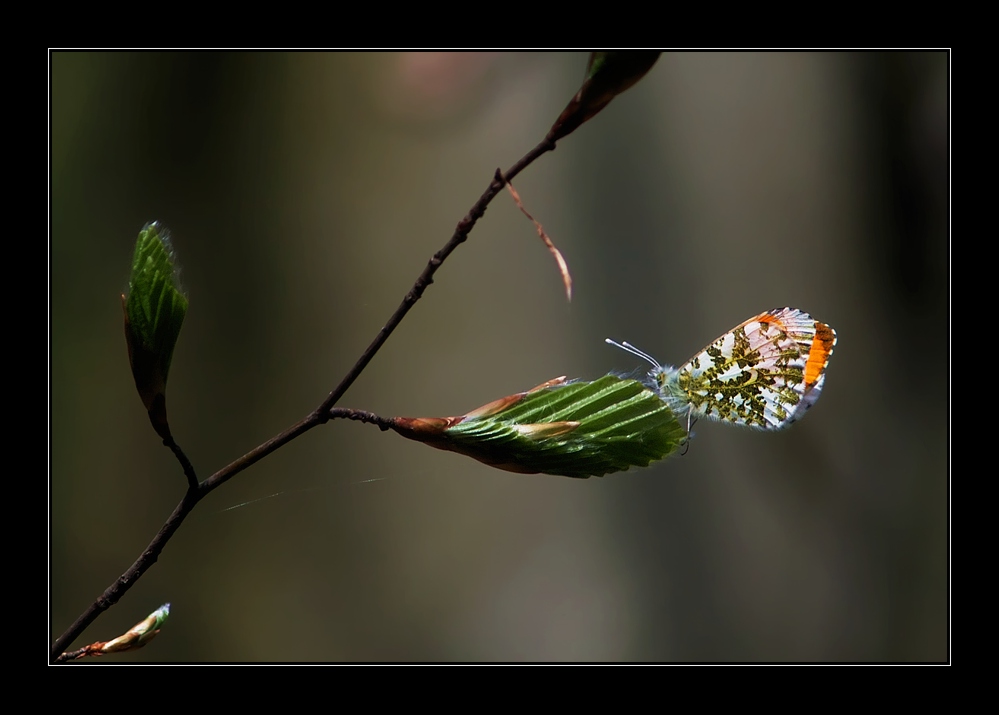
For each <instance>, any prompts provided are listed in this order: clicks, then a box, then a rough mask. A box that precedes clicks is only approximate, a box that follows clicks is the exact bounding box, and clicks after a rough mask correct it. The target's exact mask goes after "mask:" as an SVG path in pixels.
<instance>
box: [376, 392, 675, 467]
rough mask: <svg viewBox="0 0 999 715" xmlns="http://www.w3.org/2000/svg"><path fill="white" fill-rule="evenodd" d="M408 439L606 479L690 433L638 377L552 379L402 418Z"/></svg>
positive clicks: (495, 462) (399, 424)
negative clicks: (446, 413) (467, 405)
mask: <svg viewBox="0 0 999 715" xmlns="http://www.w3.org/2000/svg"><path fill="white" fill-rule="evenodd" d="M391 427H392V429H394V430H395V431H396V432H398V433H399V434H401V435H402V436H404V437H408V438H409V439H414V440H417V441H419V442H424V443H426V444H429V445H430V446H432V447H437V448H438V449H446V450H450V451H452V452H458V453H459V454H464V455H466V456H468V457H472V458H473V459H477V460H479V461H480V462H483V463H485V464H488V465H490V466H493V467H497V468H499V469H505V470H507V471H510V472H520V473H522V474H534V473H537V472H543V473H545V474H556V475H560V476H565V477H579V478H586V477H591V476H594V477H600V476H603V475H604V474H609V473H611V472H620V471H624V470H626V469H628V468H629V467H646V466H648V465H649V464H650V463H651V462H655V461H657V460H659V459H662V458H663V457H665V456H667V455H669V454H671V453H672V452H674V451H676V449H677V448H678V447H680V445H681V444H682V442H683V440H684V439H685V438H686V431H685V430H684V429H683V427H682V426H681V425H680V423H679V422H677V419H676V417H675V415H674V414H673V411H672V410H671V409H670V408H669V407H668V406H667V405H666V403H664V402H663V401H662V400H661V399H660V398H659V396H658V395H657V394H656V393H655V392H653V391H652V390H650V389H649V388H648V387H646V386H645V385H643V384H642V383H641V382H638V381H636V380H629V379H624V378H620V377H616V376H614V375H607V376H605V377H602V378H600V379H599V380H594V381H592V382H585V381H574V382H567V381H566V379H565V378H564V377H559V378H556V379H554V380H549V381H548V382H546V383H544V384H543V385H538V386H537V387H535V388H534V389H532V390H528V391H527V392H520V393H517V394H515V395H510V396H509V397H504V398H502V399H500V400H496V401H495V402H490V403H489V404H488V405H483V406H482V407H480V408H478V409H477V410H473V411H471V412H469V413H468V414H465V415H461V416H458V417H396V418H394V419H393V420H391Z"/></svg>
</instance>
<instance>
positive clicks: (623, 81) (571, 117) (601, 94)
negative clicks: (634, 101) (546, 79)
mask: <svg viewBox="0 0 999 715" xmlns="http://www.w3.org/2000/svg"><path fill="white" fill-rule="evenodd" d="M660 54H662V53H660V52H593V53H591V54H590V61H589V64H588V65H587V67H586V79H585V80H584V81H583V86H582V87H580V88H579V91H578V92H577V93H576V96H575V97H573V98H572V101H570V102H569V104H568V106H566V108H565V109H564V110H562V114H561V115H560V116H559V118H558V119H557V120H556V121H555V124H553V125H552V128H551V130H550V131H549V132H548V138H549V139H550V140H551V141H553V142H554V141H558V140H559V139H561V138H562V137H564V136H568V135H569V134H571V133H572V132H574V131H576V129H578V128H579V127H580V126H581V125H582V124H583V123H584V122H586V121H588V120H589V119H591V118H592V117H594V116H595V115H596V114H597V113H598V112H599V111H600V110H601V109H603V108H604V107H606V106H607V105H608V104H610V101H611V100H612V99H614V97H616V96H617V95H619V94H621V93H622V92H624V91H625V90H626V89H628V88H630V87H631V86H632V85H634V84H635V83H636V82H637V81H638V80H640V79H641V78H642V77H644V76H645V73H646V72H648V71H649V70H650V69H652V65H654V64H655V63H656V60H658V59H659V55H660Z"/></svg>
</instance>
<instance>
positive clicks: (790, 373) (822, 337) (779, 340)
mask: <svg viewBox="0 0 999 715" xmlns="http://www.w3.org/2000/svg"><path fill="white" fill-rule="evenodd" d="M835 345H836V331H834V330H833V329H832V328H831V327H829V326H828V325H826V324H825V323H820V322H819V321H817V320H814V319H813V318H812V317H811V316H809V315H808V314H807V313H803V312H801V311H800V310H797V309H795V308H780V309H778V310H771V311H768V312H766V313H761V314H760V315H757V316H755V317H753V318H750V319H749V320H747V321H746V322H744V323H742V324H741V325H739V326H737V327H735V328H733V329H732V330H730V331H729V332H727V333H725V334H724V335H722V336H721V337H719V338H718V339H717V340H715V341H714V342H713V343H711V344H710V345H708V346H707V347H706V348H704V350H702V351H701V352H699V353H697V354H696V355H694V357H692V358H691V359H690V361H689V362H687V363H686V364H685V365H683V366H682V367H681V368H679V370H677V371H676V373H675V375H672V376H670V377H671V379H670V380H669V384H668V385H667V386H666V388H667V389H668V390H669V392H670V393H671V394H670V402H671V403H673V404H686V405H689V409H690V410H691V414H692V415H694V416H700V415H703V416H705V417H709V418H711V419H715V420H722V421H725V422H732V423H735V424H741V425H746V426H749V427H755V428H757V429H765V430H770V429H782V428H784V427H787V426H788V425H789V424H791V423H792V422H794V421H795V420H797V419H799V418H800V417H801V416H802V415H803V414H804V413H805V411H806V410H807V409H808V408H809V407H811V406H812V405H813V404H815V401H816V400H817V399H819V394H820V393H821V392H822V385H823V383H824V381H825V369H826V365H828V364H829V356H830V355H832V351H833V347H834V346H835Z"/></svg>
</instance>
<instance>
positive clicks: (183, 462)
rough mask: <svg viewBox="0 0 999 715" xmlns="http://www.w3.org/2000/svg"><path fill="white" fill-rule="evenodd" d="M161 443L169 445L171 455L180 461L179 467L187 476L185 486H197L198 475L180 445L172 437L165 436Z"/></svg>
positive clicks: (191, 487) (193, 487) (189, 487)
mask: <svg viewBox="0 0 999 715" xmlns="http://www.w3.org/2000/svg"><path fill="white" fill-rule="evenodd" d="M163 445H164V446H166V447H169V448H170V451H171V452H173V456H175V457H176V458H177V461H178V462H180V468H181V469H183V470H184V476H185V477H187V488H188V489H195V488H197V486H198V475H197V474H196V473H195V471H194V465H193V464H191V460H190V459H188V458H187V455H186V454H184V450H182V449H181V448H180V445H179V444H177V443H176V442H175V441H174V439H173V437H167V438H166V439H165V440H163Z"/></svg>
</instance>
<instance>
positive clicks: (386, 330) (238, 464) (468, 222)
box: [50, 138, 555, 662]
mask: <svg viewBox="0 0 999 715" xmlns="http://www.w3.org/2000/svg"><path fill="white" fill-rule="evenodd" d="M554 149H555V142H554V141H552V140H551V139H548V138H546V139H545V140H544V141H543V142H541V143H540V144H538V145H537V146H536V147H534V148H533V149H531V151H529V152H528V153H527V154H525V155H524V156H523V157H522V158H521V159H520V161H518V162H517V163H516V164H514V165H513V166H512V167H511V168H510V170H509V171H507V172H506V175H504V174H502V173H501V172H500V170H499V169H497V170H496V175H495V176H494V177H493V180H492V182H490V184H489V186H488V188H487V189H486V190H485V192H484V193H483V194H482V196H480V197H479V200H478V201H476V202H475V204H474V205H473V206H472V208H471V209H470V210H469V212H468V214H467V215H466V216H465V218H463V219H462V220H461V221H459V222H458V226H457V227H456V228H455V230H454V234H452V236H451V238H450V240H449V241H448V242H447V243H446V244H444V247H443V248H441V249H440V250H439V251H437V253H435V254H434V255H433V257H432V258H431V259H430V261H429V262H428V263H427V266H426V268H424V269H423V272H422V273H421V274H420V276H419V277H418V278H417V279H416V282H415V283H414V284H413V287H412V288H411V289H410V290H409V292H408V293H407V294H406V297H405V298H403V300H402V303H401V304H400V305H399V307H398V308H396V311H395V313H393V314H392V317H391V318H389V320H388V322H387V323H385V327H383V328H382V329H381V330H380V331H378V335H377V336H375V339H374V340H373V341H372V342H371V344H370V345H369V346H368V348H367V350H365V351H364V352H363V353H362V354H361V357H360V358H358V360H357V362H356V363H354V366H353V367H352V368H351V369H350V371H349V372H348V373H347V374H346V375H345V376H344V378H343V379H342V380H341V381H340V384H339V385H337V386H336V388H334V389H333V391H332V392H330V394H329V395H328V396H327V397H326V399H325V400H323V402H322V404H321V405H319V407H317V408H316V409H315V410H313V411H312V412H311V413H310V414H309V415H308V416H307V417H306V418H305V419H303V420H301V421H300V422H298V423H296V424H294V425H292V426H291V427H289V428H288V429H286V430H285V431H284V432H281V433H280V434H278V435H277V436H275V437H272V438H271V439H269V440H268V441H266V442H264V443H263V444H261V445H259V446H258V447H255V448H254V449H252V450H250V451H249V452H247V453H246V454H244V455H243V456H242V457H240V458H239V459H237V460H235V461H233V462H231V463H230V464H228V465H227V466H225V467H223V468H222V469H220V470H219V471H217V472H215V474H213V475H212V476H210V477H208V478H207V479H206V480H205V481H203V482H201V483H200V484H198V483H197V479H196V478H195V479H194V482H193V483H192V484H191V486H190V487H189V488H188V490H187V493H186V494H185V495H184V498H183V499H181V501H180V503H179V504H177V506H176V507H175V508H174V510H173V513H172V514H170V517H169V518H168V519H167V520H166V523H164V524H163V527H162V528H161V529H160V530H159V533H157V534H156V536H155V537H153V540H152V541H150V542H149V546H147V547H146V550H145V551H143V552H142V554H141V555H140V556H139V558H138V559H136V560H135V563H133V564H132V565H131V566H130V567H129V569H128V570H127V571H126V572H125V573H123V574H122V575H121V576H119V577H118V579H117V580H116V581H115V582H114V583H112V584H111V585H110V586H108V588H107V590H105V591H104V593H103V594H101V596H100V597H99V598H98V599H97V600H96V601H94V602H93V603H92V604H91V605H90V606H89V607H88V608H87V610H85V611H84V612H83V613H81V614H80V616H79V617H78V618H77V619H76V621H74V622H73V625H71V626H70V627H69V628H68V629H67V630H66V632H65V633H63V634H62V635H61V636H59V637H58V638H57V639H56V641H55V642H54V643H53V644H52V650H51V652H50V657H51V659H52V661H53V662H55V661H56V659H57V658H58V657H59V655H60V654H61V653H63V651H65V650H66V648H67V646H69V645H70V644H71V643H72V642H73V641H75V640H76V639H77V638H78V637H79V636H80V634H81V633H83V631H84V630H86V628H87V627H88V626H89V625H90V624H91V623H93V622H94V620H95V619H96V618H97V617H98V616H99V615H100V614H101V613H103V612H104V611H106V610H107V609H108V608H110V607H111V606H113V605H114V604H115V603H117V602H118V600H119V599H120V598H121V597H122V596H124V595H125V593H127V592H128V590H129V589H130V588H131V587H132V585H133V584H134V583H135V582H136V581H138V580H139V578H141V577H142V575H143V574H144V573H145V572H146V570H147V569H148V568H149V567H150V566H152V565H153V564H154V563H156V560H157V559H158V558H159V555H160V553H161V552H162V551H163V548H164V547H165V546H166V544H167V542H168V541H169V540H170V538H171V537H172V536H173V534H174V532H176V531H177V529H179V528H180V525H181V524H182V523H183V522H184V519H185V518H186V517H187V515H188V514H189V513H191V510H192V509H194V507H195V506H196V505H197V503H198V502H199V501H201V500H202V499H203V498H204V497H205V496H206V495H208V493H209V492H211V491H213V490H214V489H216V488H217V487H219V486H221V485H222V484H224V483H225V482H227V481H228V480H229V479H231V478H232V477H234V476H236V475H237V474H239V473H240V472H242V471H243V470H244V469H246V468H247V467H249V466H251V465H253V464H256V463H257V462H259V461H260V460H261V459H263V458H264V457H266V456H267V455H268V454H270V453H271V452H274V451H275V450H277V449H279V448H280V447H282V446H284V445H285V444H287V443H288V442H290V441H291V440H293V439H295V438H296V437H299V436H301V435H302V434H304V433H305V432H308V431H309V430H310V429H312V428H313V427H316V426H318V425H321V424H325V423H326V422H327V421H329V420H330V419H332V418H334V417H348V419H358V417H349V416H347V415H346V414H342V413H339V412H337V413H335V414H334V413H332V412H331V410H332V408H333V406H334V405H335V404H336V403H337V401H338V400H339V399H340V398H341V397H342V396H343V394H344V393H345V392H346V391H347V389H348V388H349V387H350V386H351V385H352V384H353V383H354V381H355V380H356V379H357V377H358V376H359V375H360V374H361V372H362V371H363V370H364V368H365V367H367V365H368V363H369V362H371V359H372V358H373V357H374V356H375V353H377V352H378V350H379V349H380V348H381V347H382V345H384V344H385V341H386V340H388V338H389V336H390V335H391V334H392V331H394V330H395V328H396V327H397V326H398V325H399V323H400V322H401V321H402V319H403V318H404V317H406V313H408V312H409V309H410V308H412V307H413V305H414V304H415V303H416V301H418V300H419V299H420V298H421V297H422V296H423V292H424V291H425V290H426V289H427V287H428V286H429V285H430V284H431V283H433V276H434V273H436V272H437V269H438V268H440V266H441V264H442V263H443V262H444V261H445V260H446V259H447V257H448V256H450V255H451V253H452V252H453V251H454V249H455V248H457V247H458V246H459V244H461V243H464V241H465V240H466V239H467V238H468V234H469V232H471V230H472V228H473V227H474V226H475V224H476V222H477V221H478V220H479V219H480V218H482V216H483V214H485V212H486V207H487V206H488V205H489V203H490V202H491V201H492V200H493V199H494V198H495V197H496V195H497V194H498V193H499V192H500V191H502V190H503V186H504V184H505V183H506V182H507V181H510V180H512V179H513V178H514V177H515V176H517V174H519V173H520V172H521V171H523V170H524V169H526V168H527V167H528V166H530V165H531V163H532V162H534V161H535V160H536V159H537V158H538V157H539V156H541V155H542V154H544V153H546V152H549V151H552V150H554ZM354 412H355V414H357V415H360V414H361V413H360V411H354ZM368 414H370V413H368ZM164 443H166V442H164ZM167 446H168V447H170V448H171V449H172V450H174V454H176V455H177V458H178V459H179V460H181V464H182V465H183V467H184V473H185V474H186V475H187V476H188V481H189V483H190V482H191V478H192V476H193V475H194V468H193V467H191V468H190V472H188V467H189V466H190V462H189V461H188V460H187V457H186V456H183V452H181V451H180V448H179V447H176V444H173V445H171V444H167ZM174 447H176V449H174ZM182 456H183V459H181V457H182Z"/></svg>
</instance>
